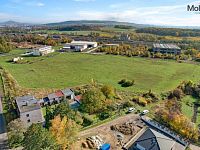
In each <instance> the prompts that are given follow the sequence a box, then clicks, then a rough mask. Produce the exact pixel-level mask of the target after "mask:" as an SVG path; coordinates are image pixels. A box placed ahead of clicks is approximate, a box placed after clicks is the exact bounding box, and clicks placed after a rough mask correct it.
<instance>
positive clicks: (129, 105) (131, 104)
mask: <svg viewBox="0 0 200 150" xmlns="http://www.w3.org/2000/svg"><path fill="white" fill-rule="evenodd" d="M132 106H134V103H133V102H131V101H126V102H125V103H124V104H123V107H124V108H126V107H132Z"/></svg>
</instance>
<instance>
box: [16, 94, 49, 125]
mask: <svg viewBox="0 0 200 150" xmlns="http://www.w3.org/2000/svg"><path fill="white" fill-rule="evenodd" d="M16 104H17V108H18V114H19V116H20V120H21V121H23V122H24V123H25V125H27V126H30V125H31V124H32V123H44V122H45V120H44V117H43V114H42V109H41V106H40V103H39V101H38V100H37V99H36V98H35V97H34V96H31V95H27V96H22V97H16Z"/></svg>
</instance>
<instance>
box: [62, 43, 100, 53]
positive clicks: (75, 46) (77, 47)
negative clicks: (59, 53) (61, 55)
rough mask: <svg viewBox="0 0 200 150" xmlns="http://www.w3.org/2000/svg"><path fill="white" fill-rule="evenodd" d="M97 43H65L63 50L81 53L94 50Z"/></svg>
mask: <svg viewBox="0 0 200 150" xmlns="http://www.w3.org/2000/svg"><path fill="white" fill-rule="evenodd" d="M97 46H98V44H97V42H89V41H72V42H71V43H67V44H66V45H65V46H64V47H63V50H72V51H78V52H81V51H83V50H85V49H87V48H88V49H90V48H95V47H97Z"/></svg>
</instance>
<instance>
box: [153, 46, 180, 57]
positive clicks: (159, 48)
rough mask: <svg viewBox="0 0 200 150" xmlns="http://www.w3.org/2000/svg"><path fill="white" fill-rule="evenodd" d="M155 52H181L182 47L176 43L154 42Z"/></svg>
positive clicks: (177, 53)
mask: <svg viewBox="0 0 200 150" xmlns="http://www.w3.org/2000/svg"><path fill="white" fill-rule="evenodd" d="M153 52H154V53H162V54H175V55H179V54H181V48H180V47H178V46H177V45H175V44H153Z"/></svg>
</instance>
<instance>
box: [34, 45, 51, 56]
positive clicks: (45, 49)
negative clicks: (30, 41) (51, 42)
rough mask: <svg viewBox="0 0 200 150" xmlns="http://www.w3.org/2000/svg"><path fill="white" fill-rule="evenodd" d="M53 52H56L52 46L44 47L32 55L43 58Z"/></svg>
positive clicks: (37, 49)
mask: <svg viewBox="0 0 200 150" xmlns="http://www.w3.org/2000/svg"><path fill="white" fill-rule="evenodd" d="M53 52H54V49H53V48H52V46H42V47H39V48H35V49H33V50H32V54H33V55H34V56H43V55H47V54H49V53H53Z"/></svg>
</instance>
